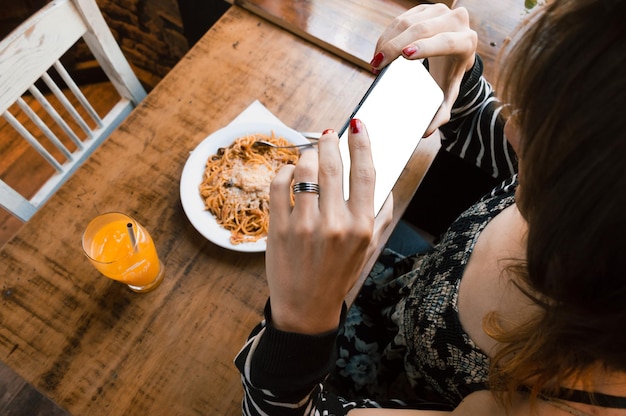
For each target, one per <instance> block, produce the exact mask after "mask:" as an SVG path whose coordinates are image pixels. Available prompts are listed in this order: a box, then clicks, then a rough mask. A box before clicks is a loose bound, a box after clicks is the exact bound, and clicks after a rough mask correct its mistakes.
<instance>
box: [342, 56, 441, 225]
mask: <svg viewBox="0 0 626 416" xmlns="http://www.w3.org/2000/svg"><path fill="white" fill-rule="evenodd" d="M442 102H443V92H442V91H441V89H440V88H439V86H438V85H437V83H436V82H435V80H434V79H433V78H432V77H431V75H430V74H429V73H428V71H427V70H426V68H425V67H424V65H423V63H422V61H409V60H407V59H404V58H402V57H400V58H398V59H396V60H395V61H393V62H392V63H391V64H390V65H388V66H387V67H386V69H385V70H384V72H381V74H379V75H378V77H377V78H376V80H375V81H374V83H373V84H372V86H371V87H370V89H369V90H368V92H367V93H366V94H365V96H364V97H363V99H362V100H361V103H360V104H359V106H357V108H356V110H355V112H354V113H353V114H352V115H351V117H350V119H352V118H358V119H360V120H361V121H362V122H363V124H365V127H366V129H367V132H368V133H369V137H370V140H371V143H372V154H373V158H374V167H375V168H376V188H375V194H374V212H375V214H376V215H378V212H379V211H380V209H381V207H382V206H383V204H384V202H385V200H386V199H387V197H388V196H389V194H390V193H391V190H392V189H393V187H394V185H395V183H396V182H397V180H398V177H399V176H400V174H401V173H402V170H403V169H404V167H405V165H406V164H407V162H408V161H409V159H410V158H411V156H412V155H413V152H414V150H415V148H416V147H417V145H418V144H419V142H420V140H421V139H422V136H423V135H424V132H425V131H426V129H427V128H428V125H429V124H430V122H431V121H432V119H433V117H434V116H435V113H436V112H437V110H438V109H439V107H440V105H441V103H442ZM350 119H349V120H348V121H347V122H346V125H344V126H343V128H342V129H341V130H340V132H339V135H340V139H339V148H340V151H341V157H342V161H343V164H344V180H343V186H344V197H345V199H346V200H347V199H348V197H349V195H350V189H349V188H350V187H349V184H350V181H349V178H350V157H349V154H350V153H349V151H348V130H349V128H348V125H349V121H350Z"/></svg>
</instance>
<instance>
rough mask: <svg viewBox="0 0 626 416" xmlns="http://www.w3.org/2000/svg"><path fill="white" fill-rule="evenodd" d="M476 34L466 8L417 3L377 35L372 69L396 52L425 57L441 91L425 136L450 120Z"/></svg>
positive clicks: (378, 66)
mask: <svg viewBox="0 0 626 416" xmlns="http://www.w3.org/2000/svg"><path fill="white" fill-rule="evenodd" d="M477 42H478V40H477V35H476V32H474V31H473V30H472V29H470V27H469V16H468V14H467V10H465V9H464V8H462V7H460V8H457V9H453V10H450V9H449V8H448V7H447V6H445V5H443V4H441V3H438V4H423V5H419V6H416V7H414V8H412V9H410V10H408V11H407V12H405V13H403V14H401V15H400V16H398V17H397V18H396V19H394V21H393V22H392V23H391V24H390V25H389V27H388V28H387V29H386V30H385V32H383V34H382V36H381V37H380V38H379V39H378V43H377V45H376V51H375V52H374V59H372V62H371V65H372V70H373V71H374V72H378V71H380V69H382V68H383V67H384V66H385V65H388V64H389V63H390V62H392V61H393V60H395V59H396V58H397V57H399V56H401V55H402V56H404V57H405V58H406V59H411V60H414V59H422V58H428V64H429V68H430V69H429V71H430V73H431V75H432V76H433V78H434V79H435V81H437V83H438V84H439V86H440V87H441V89H442V90H443V92H444V102H443V104H442V105H441V107H440V108H439V111H438V112H437V114H436V115H435V117H434V118H433V121H432V122H431V124H430V126H429V127H428V129H427V131H426V134H425V136H429V135H430V134H432V133H433V132H434V131H435V130H436V129H437V128H438V127H439V126H441V125H443V124H445V123H447V122H448V121H449V120H450V110H451V109H452V105H453V104H454V102H455V101H456V99H457V97H458V94H459V87H460V85H461V80H462V79H463V75H464V74H465V73H466V72H467V71H469V70H470V69H471V68H472V66H473V65H474V60H475V53H476V45H477Z"/></svg>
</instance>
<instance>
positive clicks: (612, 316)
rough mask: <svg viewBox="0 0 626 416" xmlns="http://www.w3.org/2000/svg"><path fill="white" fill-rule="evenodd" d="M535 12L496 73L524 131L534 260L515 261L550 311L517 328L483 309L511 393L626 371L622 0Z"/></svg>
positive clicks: (523, 191) (502, 385) (582, 1)
mask: <svg viewBox="0 0 626 416" xmlns="http://www.w3.org/2000/svg"><path fill="white" fill-rule="evenodd" d="M538 9H539V10H536V12H535V13H536V15H535V14H533V15H532V16H531V19H530V20H531V21H532V24H530V25H527V26H525V27H523V28H521V29H520V31H519V32H518V35H519V41H518V42H515V44H514V45H512V46H511V48H510V50H508V51H507V52H505V53H504V55H503V56H502V58H503V59H502V60H501V62H503V63H504V65H503V66H502V68H501V72H500V74H499V80H498V81H499V83H498V89H502V91H501V92H503V95H502V98H503V100H504V102H506V103H509V104H510V107H511V108H512V109H514V110H517V111H516V117H517V122H518V126H519V135H520V137H521V143H520V166H521V171H520V178H519V182H520V194H519V196H520V197H519V198H518V200H517V201H516V203H517V206H518V208H519V210H520V212H521V213H522V215H523V216H524V217H525V218H526V220H527V222H528V235H527V259H526V261H525V263H524V264H518V265H517V266H516V267H515V268H514V270H515V272H516V273H517V275H519V276H520V278H521V279H520V281H521V282H522V284H521V285H520V287H524V286H525V287H527V288H528V289H529V290H528V293H527V294H528V295H529V296H531V297H532V298H533V300H535V301H536V302H537V303H538V304H539V305H540V306H541V307H542V309H543V311H544V313H543V314H541V316H538V317H537V318H536V319H535V320H533V321H531V322H528V323H526V324H525V325H523V326H522V327H519V328H516V329H515V330H513V331H510V330H509V331H505V330H503V329H502V328H501V327H500V326H499V323H498V319H497V316H495V315H493V314H492V315H488V316H487V317H486V318H485V322H484V324H485V330H486V331H487V332H488V333H489V334H490V335H492V336H493V337H494V338H495V339H496V340H498V341H500V342H501V343H502V345H503V348H502V349H501V350H500V351H499V352H498V353H497V354H496V355H495V356H494V357H493V360H492V369H491V380H490V381H491V384H492V387H493V389H494V390H500V391H507V392H510V393H512V392H514V391H517V390H519V389H520V388H522V386H525V387H527V388H530V389H531V391H532V392H533V393H538V392H539V391H546V389H547V390H549V389H550V388H557V387H558V386H559V384H560V383H562V382H563V381H565V380H568V379H570V380H571V379H572V378H577V377H581V376H584V374H585V373H586V372H587V371H591V369H592V368H593V367H594V366H596V365H603V366H604V367H605V368H607V369H610V370H615V371H626V267H625V266H626V261H625V260H624V258H623V257H624V254H625V253H626V171H625V169H626V117H625V116H624V115H623V114H622V112H623V111H626V75H625V71H626V25H624V23H623V22H624V20H625V19H626V1H622V0H553V1H551V2H550V3H549V4H547V5H545V6H542V7H539V8H538ZM531 293H534V294H535V295H531ZM533 398H534V395H533Z"/></svg>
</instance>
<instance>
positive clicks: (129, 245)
mask: <svg viewBox="0 0 626 416" xmlns="http://www.w3.org/2000/svg"><path fill="white" fill-rule="evenodd" d="M129 225H130V228H129ZM131 233H132V235H131ZM133 239H134V240H135V241H133ZM83 249H84V250H85V253H86V254H87V256H88V257H89V259H90V260H91V262H92V263H93V264H94V266H95V267H96V268H97V269H98V271H100V273H102V274H103V275H105V276H107V277H109V278H111V279H115V280H118V281H120V282H124V283H126V284H128V285H129V286H130V288H131V289H133V290H135V291H138V292H141V291H146V290H150V289H152V288H153V286H156V285H154V284H155V283H156V284H158V283H159V282H160V278H161V277H162V270H161V262H160V261H159V257H158V255H157V252H156V249H155V247H154V242H153V241H152V238H151V237H150V234H148V232H147V231H146V230H145V229H144V228H143V227H142V226H141V225H139V224H138V223H137V222H136V221H134V220H133V219H132V218H130V217H127V216H125V215H123V214H117V213H109V214H104V215H103V216H99V217H97V218H96V219H94V220H93V221H92V222H91V223H90V224H89V226H88V228H87V230H86V231H85V235H84V236H83Z"/></svg>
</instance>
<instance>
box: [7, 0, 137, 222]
mask: <svg viewBox="0 0 626 416" xmlns="http://www.w3.org/2000/svg"><path fill="white" fill-rule="evenodd" d="M81 38H82V39H83V40H84V43H85V44H86V45H87V46H88V48H89V50H90V51H91V53H92V54H93V56H94V57H95V58H96V60H97V62H98V64H99V66H100V67H101V68H102V70H103V72H104V73H105V74H106V76H107V78H109V80H110V82H111V83H112V85H113V86H114V87H115V89H116V90H117V93H118V94H119V96H120V101H119V102H118V103H117V104H116V105H115V106H113V108H112V109H111V110H110V112H109V113H108V114H106V115H104V116H102V117H101V116H99V115H98V114H97V113H96V111H95V110H94V108H93V105H92V104H90V102H89V101H88V100H87V98H86V97H85V95H84V94H83V93H82V92H81V90H80V89H79V87H78V86H77V83H76V82H75V81H74V80H72V77H71V76H70V74H69V73H68V71H67V70H66V69H65V67H64V66H63V64H62V63H61V57H62V56H63V55H64V54H66V52H67V51H68V50H69V49H70V48H71V47H72V46H74V45H75V44H76V43H78V42H82V41H81ZM53 68H54V69H53ZM35 84H37V85H35ZM44 85H45V87H43V86H44ZM145 96H146V92H145V90H144V88H143V87H142V85H141V84H140V82H139V80H138V79H137V77H136V76H135V74H134V72H133V70H132V69H131V67H130V65H129V64H128V62H127V60H126V59H125V57H124V55H123V54H122V51H121V49H120V47H119V45H118V44H117V42H116V41H115V39H114V37H113V35H112V33H111V31H110V30H109V27H108V26H107V24H106V22H105V20H104V18H103V17H102V14H101V13H100V10H99V9H98V6H97V5H96V3H95V0H53V1H52V2H50V3H48V4H47V5H46V6H45V7H43V8H42V9H41V10H39V11H38V12H36V13H35V14H34V15H33V16H31V17H30V18H29V19H28V20H26V21H25V22H24V23H22V24H21V25H20V26H19V27H18V28H17V29H15V30H14V31H13V32H11V33H10V34H9V35H8V36H7V37H6V38H5V39H3V40H2V41H1V42H0V113H1V114H2V116H3V117H4V119H5V120H6V124H7V126H11V127H12V128H13V129H14V130H15V135H18V134H19V135H21V136H22V138H23V139H24V140H26V141H27V142H28V143H29V144H30V146H32V147H33V148H34V149H36V150H37V152H38V153H39V154H41V156H42V157H43V158H44V159H45V160H46V161H47V163H49V164H50V165H52V166H53V167H54V170H55V173H54V174H53V175H52V176H51V177H50V178H49V179H48V180H47V182H45V184H44V185H43V186H41V188H40V189H39V190H38V191H37V192H36V193H35V195H33V196H25V195H22V194H21V193H20V192H18V191H17V190H16V189H15V187H14V186H10V185H8V184H7V183H5V181H4V180H2V181H0V205H1V206H2V207H3V208H5V209H6V210H8V211H9V212H11V213H12V214H13V215H15V216H17V217H18V218H20V219H21V220H22V221H28V220H29V219H30V217H31V216H32V215H33V214H34V213H35V212H36V210H37V209H38V207H39V206H40V205H42V204H43V203H44V202H45V201H46V200H47V199H48V198H49V197H50V196H51V195H52V194H53V193H54V192H56V190H57V189H58V188H59V187H60V186H61V185H62V184H63V183H64V182H65V180H66V179H67V178H68V177H69V176H70V175H71V174H72V173H73V172H74V171H75V170H76V168H77V167H78V166H79V165H80V164H81V163H82V162H83V161H84V160H85V159H86V158H87V157H89V155H90V154H91V153H92V152H93V150H94V149H95V148H96V147H97V146H98V145H100V144H101V143H102V142H103V141H104V140H105V139H106V137H107V136H108V135H109V133H110V132H111V131H112V130H113V129H115V128H116V127H117V126H118V125H119V124H120V123H121V121H122V120H124V119H125V118H126V117H127V116H128V114H129V113H130V112H131V110H132V109H133V108H134V107H135V106H136V105H137V104H138V103H139V102H140V101H141V100H143V98H144V97H145ZM47 97H49V98H50V99H48V98H47ZM16 112H19V113H20V114H19V116H16V115H15V114H14V113H16ZM24 114H25V116H24ZM18 118H19V119H20V120H22V121H18ZM23 120H26V122H23ZM44 120H51V121H44ZM10 130H11V129H10ZM20 140H21V138H20ZM2 157H3V155H0V158H2ZM25 174H28V172H25Z"/></svg>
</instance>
